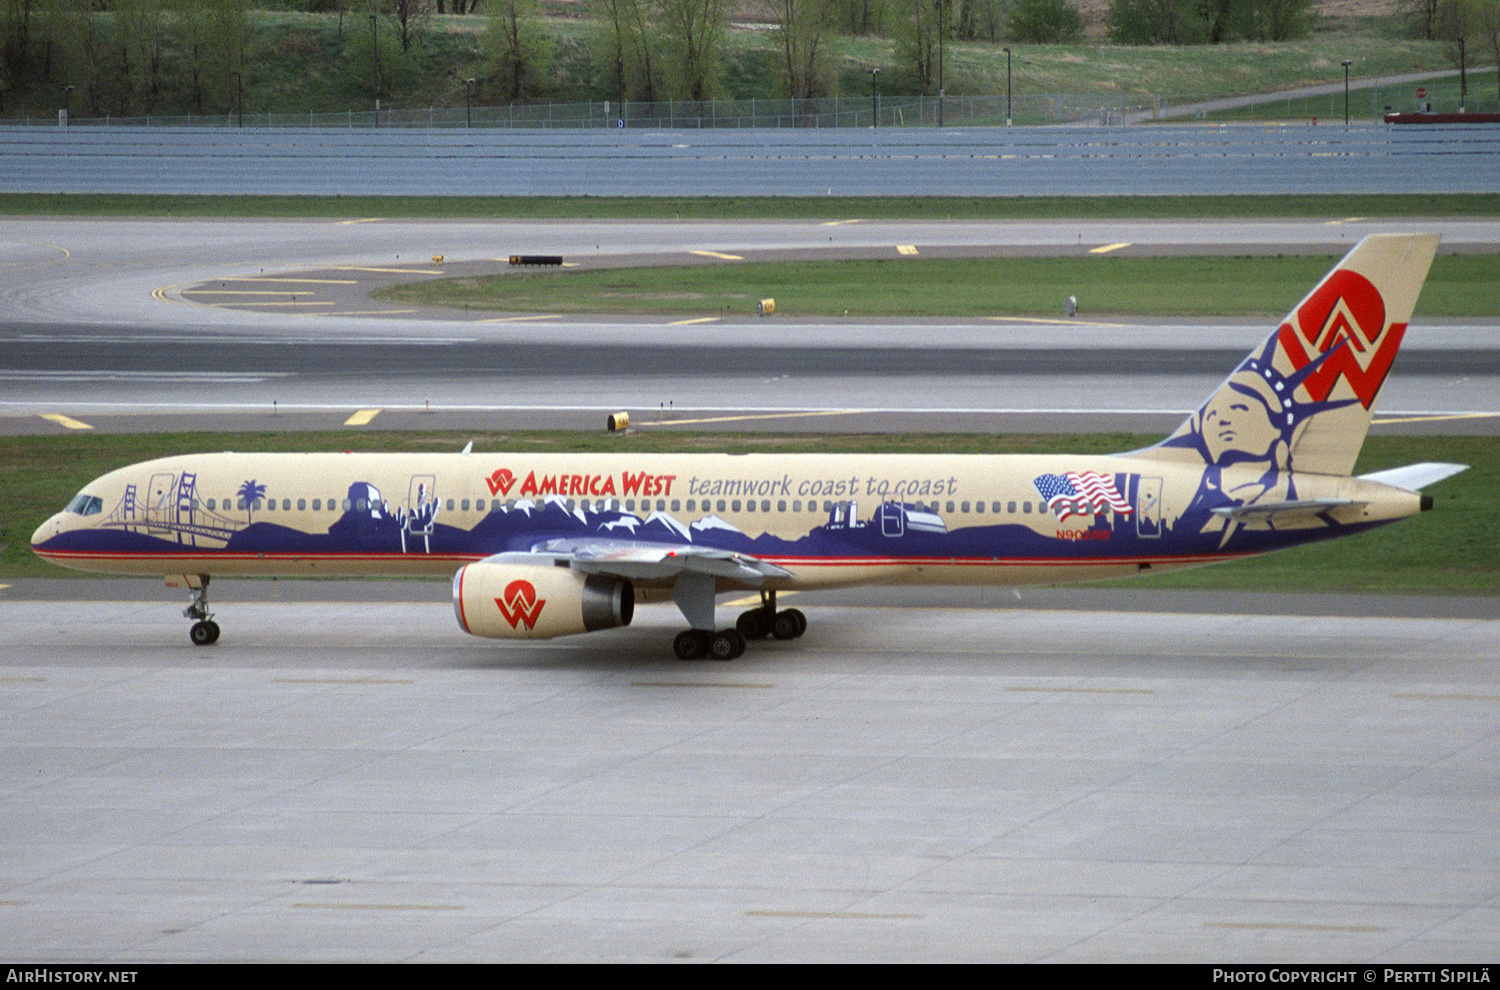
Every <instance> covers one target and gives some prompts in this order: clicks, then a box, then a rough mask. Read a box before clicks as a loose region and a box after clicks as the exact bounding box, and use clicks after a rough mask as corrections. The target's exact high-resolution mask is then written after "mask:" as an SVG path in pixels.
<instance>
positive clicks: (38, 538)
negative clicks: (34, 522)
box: [31, 512, 62, 550]
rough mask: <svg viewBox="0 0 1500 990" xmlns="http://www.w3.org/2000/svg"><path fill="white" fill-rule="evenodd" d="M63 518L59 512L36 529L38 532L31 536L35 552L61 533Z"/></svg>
mask: <svg viewBox="0 0 1500 990" xmlns="http://www.w3.org/2000/svg"><path fill="white" fill-rule="evenodd" d="M61 517H62V513H61V512H59V513H57V515H54V516H53V517H52V518H50V519H48V520H47V521H46V522H44V523H42V524H41V525H40V526H38V527H37V528H36V532H35V533H32V534H31V548H32V549H33V550H35V549H36V548H37V547H39V546H41V545H42V544H43V543H46V542H47V541H48V540H50V539H52V537H54V536H56V535H57V534H58V532H60V531H61V529H62V523H61Z"/></svg>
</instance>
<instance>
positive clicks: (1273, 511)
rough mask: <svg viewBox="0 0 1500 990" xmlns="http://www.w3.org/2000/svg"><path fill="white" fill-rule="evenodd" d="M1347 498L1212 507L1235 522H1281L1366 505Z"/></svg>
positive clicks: (1215, 513) (1217, 512)
mask: <svg viewBox="0 0 1500 990" xmlns="http://www.w3.org/2000/svg"><path fill="white" fill-rule="evenodd" d="M1367 504H1368V503H1366V502H1353V501H1350V500H1349V499H1346V498H1344V499H1338V498H1314V499H1303V500H1300V501H1295V502H1261V503H1258V504H1254V505H1230V506H1225V507H1223V508H1221V509H1214V510H1213V512H1214V515H1217V516H1223V517H1224V518H1225V519H1233V520H1234V521H1235V522H1283V521H1285V520H1288V519H1306V518H1308V517H1310V516H1318V515H1322V514H1323V513H1325V512H1328V511H1329V510H1331V509H1342V508H1344V507H1346V506H1350V505H1367Z"/></svg>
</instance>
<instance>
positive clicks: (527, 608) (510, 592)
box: [495, 581, 547, 629]
mask: <svg viewBox="0 0 1500 990" xmlns="http://www.w3.org/2000/svg"><path fill="white" fill-rule="evenodd" d="M495 604H496V605H498V606H499V607H500V614H501V615H503V616H505V621H506V622H509V623H510V625H511V628H512V629H519V628H521V625H520V624H521V623H523V622H524V623H526V628H527V629H532V628H535V626H536V620H537V617H538V616H540V615H541V614H542V606H543V605H545V604H547V599H545V598H538V597H537V596H536V586H535V585H533V584H532V583H531V582H530V581H512V582H511V583H510V584H507V585H506V586H505V595H504V597H502V598H496V599H495Z"/></svg>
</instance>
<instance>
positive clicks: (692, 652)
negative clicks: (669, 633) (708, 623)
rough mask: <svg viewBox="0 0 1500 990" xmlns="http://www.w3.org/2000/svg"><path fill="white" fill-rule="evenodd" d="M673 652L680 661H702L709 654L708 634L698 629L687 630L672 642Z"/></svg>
mask: <svg viewBox="0 0 1500 990" xmlns="http://www.w3.org/2000/svg"><path fill="white" fill-rule="evenodd" d="M672 652H673V653H674V654H676V656H677V659H679V660H700V659H702V658H703V656H704V654H706V653H708V634H707V633H705V632H702V631H701V630H698V629H686V630H684V631H682V632H680V633H678V634H677V638H676V639H674V640H673V641H672Z"/></svg>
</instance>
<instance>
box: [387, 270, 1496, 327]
mask: <svg viewBox="0 0 1500 990" xmlns="http://www.w3.org/2000/svg"><path fill="white" fill-rule="evenodd" d="M1336 260H1337V258H1336V257H1333V256H1307V257H1287V256H1274V257H1220V258H1213V257H1192V258H1120V257H1085V258H959V259H921V258H894V257H893V258H891V259H890V260H883V261H796V262H786V263H743V264H733V265H694V266H688V267H672V268H666V267H664V268H629V269H598V270H587V271H576V272H570V271H556V270H553V271H537V270H525V269H513V270H510V271H507V272H505V273H503V274H500V275H493V276H488V277H485V278H463V279H448V280H440V281H431V282H420V283H416V284H412V285H405V286H398V287H395V288H392V289H387V290H383V291H381V292H378V293H376V296H377V297H378V298H385V299H393V300H398V301H400V302H404V303H417V304H421V305H429V306H451V307H463V308H472V309H496V310H507V311H524V312H548V313H604V314H621V313H655V314H661V313H671V314H682V315H704V314H726V313H738V314H752V313H754V312H755V307H756V302H757V300H760V299H765V298H772V299H775V300H776V311H777V313H779V314H781V315H783V316H858V317H885V316H942V317H975V318H982V317H985V316H992V315H1040V314H1046V315H1055V314H1056V313H1057V312H1058V310H1059V308H1060V306H1061V304H1062V301H1063V300H1064V299H1066V298H1067V297H1069V296H1076V297H1077V298H1078V300H1079V312H1080V313H1081V314H1089V315H1100V314H1155V315H1167V316H1190V315H1220V316H1224V315H1230V316H1241V315H1268V316H1273V317H1275V316H1280V315H1281V314H1282V313H1284V312H1286V311H1287V310H1288V309H1290V308H1291V306H1292V305H1293V304H1295V303H1296V302H1297V300H1298V299H1300V298H1301V297H1302V295H1303V294H1304V293H1305V292H1306V291H1307V288H1308V286H1310V285H1313V284H1315V283H1316V282H1317V280H1318V279H1319V278H1320V277H1321V276H1322V275H1323V274H1324V273H1325V272H1327V271H1328V269H1329V268H1330V267H1331V266H1332V264H1333V263H1334V262H1335V261H1336ZM1496 285H1500V255H1449V256H1444V257H1440V258H1438V259H1437V260H1436V261H1435V262H1434V263H1433V267H1432V272H1431V274H1430V275H1429V276H1428V279H1427V284H1426V287H1425V288H1424V289H1423V292H1422V297H1421V302H1420V304H1419V307H1418V310H1417V313H1418V315H1419V316H1425V317H1455V316H1456V317H1465V316H1467V317H1483V316H1493V315H1496V314H1500V296H1497V295H1496V293H1495V291H1494V287H1495V286H1496Z"/></svg>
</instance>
